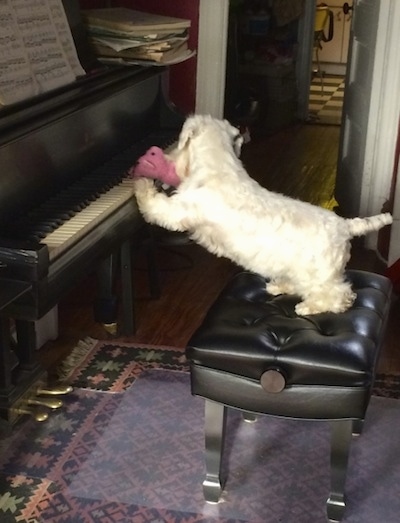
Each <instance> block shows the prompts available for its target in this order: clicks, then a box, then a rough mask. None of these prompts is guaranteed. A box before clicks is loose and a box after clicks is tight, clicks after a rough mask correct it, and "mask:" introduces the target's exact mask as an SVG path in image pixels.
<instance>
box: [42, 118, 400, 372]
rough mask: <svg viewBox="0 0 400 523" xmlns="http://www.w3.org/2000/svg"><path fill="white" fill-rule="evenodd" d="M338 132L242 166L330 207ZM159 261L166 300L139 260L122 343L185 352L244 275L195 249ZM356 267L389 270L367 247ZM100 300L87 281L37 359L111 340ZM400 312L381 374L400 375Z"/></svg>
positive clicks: (324, 131)
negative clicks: (96, 310) (130, 327)
mask: <svg viewBox="0 0 400 523" xmlns="http://www.w3.org/2000/svg"><path fill="white" fill-rule="evenodd" d="M339 132H340V129H339V127H335V126H321V125H305V126H304V125H294V126H292V127H290V128H288V129H286V130H283V131H281V132H279V133H276V134H274V135H273V136H270V137H268V138H263V139H258V140H257V141H254V142H252V143H250V144H248V145H246V146H245V147H244V150H243V155H242V160H243V162H244V164H245V166H246V167H247V168H248V171H249V173H250V174H251V176H253V177H254V178H255V179H256V180H257V181H259V183H261V184H262V185H263V186H265V187H267V188H268V189H270V190H273V191H277V192H281V193H284V194H287V195H289V196H292V197H296V198H300V199H303V200H306V201H310V202H312V203H314V204H316V205H323V204H324V203H326V202H328V201H330V200H331V198H332V196H333V191H334V183H335V172H336V161H337V151H338V140H339ZM157 258H158V266H159V271H160V278H161V287H162V293H161V297H160V298H159V299H152V298H151V297H150V292H149V287H148V282H147V270H146V261H145V257H144V255H143V252H138V253H137V254H136V255H135V269H134V282H135V287H136V299H135V307H136V312H135V317H136V321H137V332H136V334H135V335H134V336H131V337H129V338H120V339H122V340H124V341H133V342H137V343H143V344H155V345H169V346H174V347H182V349H183V348H184V347H185V345H186V342H187V340H188V339H189V337H190V336H191V334H192V333H193V331H194V330H195V329H196V327H197V326H198V325H199V324H200V322H201V320H202V318H203V316H204V315H205V313H206V311H207V310H208V308H209V307H210V305H211V304H212V302H213V301H214V299H215V297H216V296H217V294H218V293H219V292H220V290H221V289H222V288H223V286H224V285H225V283H226V282H227V281H228V279H229V278H230V277H231V276H232V275H233V274H234V273H235V272H236V271H237V270H238V268H237V267H236V266H235V265H233V264H232V263H231V262H229V261H228V260H226V259H221V258H216V257H215V256H213V255H211V254H209V253H208V252H206V251H205V250H204V249H202V248H201V247H199V246H197V245H194V244H189V245H185V246H180V247H173V248H166V247H159V249H158V255H157ZM349 265H350V266H351V267H353V268H360V269H365V270H371V271H375V272H382V271H383V270H384V268H385V267H384V265H383V264H382V263H381V262H380V261H379V260H378V259H377V257H376V256H375V254H374V253H373V252H371V251H366V250H365V249H363V247H362V243H361V242H359V243H355V244H354V247H353V255H352V259H351V261H350V264H349ZM94 293H95V285H94V280H93V277H92V275H88V278H87V279H86V280H85V281H83V282H80V283H79V284H78V285H77V286H76V288H75V289H74V290H73V291H72V292H71V293H70V294H69V296H68V297H67V298H66V299H65V300H63V301H62V302H61V303H60V304H59V337H58V339H57V340H55V341H50V342H47V343H46V344H45V345H44V347H43V348H41V349H40V350H39V351H38V357H39V358H40V360H41V361H42V362H43V363H44V365H45V366H46V367H47V368H49V369H52V368H53V367H54V365H55V364H57V362H58V361H59V360H60V359H62V358H64V357H65V356H66V355H67V354H68V352H69V351H70V350H71V349H72V348H73V347H75V346H76V344H77V342H78V341H79V340H80V339H82V338H85V337H86V336H91V337H94V338H97V339H107V338H109V335H108V334H107V333H106V332H105V330H104V329H103V327H102V326H101V325H98V324H95V323H94V322H93V320H92V316H91V313H92V311H91V304H92V299H93V297H94ZM399 307H400V306H399V303H398V300H397V299H396V300H394V302H393V311H392V317H391V320H390V324H389V329H388V335H387V340H386V343H385V347H384V351H383V354H382V356H381V360H380V367H379V371H380V372H386V373H391V372H400V358H399V357H398V355H397V350H396V349H397V339H399V334H400V325H399V322H398V321H397V318H398V317H400V316H399V312H400V311H399Z"/></svg>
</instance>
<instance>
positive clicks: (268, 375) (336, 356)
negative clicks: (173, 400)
mask: <svg viewBox="0 0 400 523" xmlns="http://www.w3.org/2000/svg"><path fill="white" fill-rule="evenodd" d="M347 277H348V279H349V280H350V281H351V283H352V287H353V289H354V291H355V292H356V294H357V298H356V300H355V303H354V305H353V306H352V307H351V308H350V309H349V310H348V311H346V312H344V313H341V314H334V313H323V314H316V315H310V316H305V317H302V316H297V314H296V313H295V311H294V307H295V305H296V303H298V301H299V299H298V298H297V297H295V296H288V295H280V296H272V295H269V294H268V293H267V292H266V289H265V279H264V278H262V277H261V276H258V275H255V274H252V273H249V272H241V273H239V274H237V275H236V276H235V277H234V278H233V279H232V281H231V282H230V283H229V284H228V285H227V287H226V288H225V289H224V290H223V291H222V293H221V294H220V296H219V297H218V298H217V300H216V301H215V303H214V304H213V305H212V307H211V308H210V310H209V311H208V313H207V315H206V317H205V319H204V321H203V322H202V324H201V325H200V327H199V328H198V329H197V331H196V332H195V333H194V335H193V336H192V338H191V339H190V341H189V343H188V345H187V348H186V356H187V359H188V361H189V362H190V366H191V387H192V393H193V394H195V395H198V396H201V397H203V398H205V399H206V404H205V412H206V417H205V438H206V444H205V445H206V469H207V470H206V478H205V480H204V483H203V490H204V495H205V499H206V500H207V501H209V502H217V501H218V500H219V498H220V495H221V492H222V489H223V478H221V470H220V469H221V454H222V448H223V442H224V431H225V420H226V408H227V407H234V408H237V409H241V410H242V411H244V417H245V418H247V419H248V420H250V419H253V418H255V415H256V414H269V415H274V416H283V417H287V418H293V419H309V420H327V421H329V422H331V427H332V447H331V463H332V471H331V492H330V495H329V498H328V501H327V512H328V517H329V519H330V520H331V521H340V519H341V518H342V516H343V512H344V508H345V500H344V486H345V478H346V470H347V461H348V454H349V447H350V442H351V437H352V434H354V433H360V431H361V428H362V423H363V420H364V417H365V413H366V410H367V407H368V404H369V399H370V396H371V390H372V385H373V381H374V375H375V370H376V365H377V361H378V356H379V352H380V348H381V345H382V341H383V337H384V334H385V326H386V321H387V317H388V313H389V308H390V296H391V283H390V281H389V280H388V279H387V278H386V277H384V276H381V275H378V274H373V273H369V272H364V271H356V270H349V271H348V272H347Z"/></svg>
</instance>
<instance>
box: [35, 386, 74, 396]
mask: <svg viewBox="0 0 400 523" xmlns="http://www.w3.org/2000/svg"><path fill="white" fill-rule="evenodd" d="M73 390H74V389H73V388H72V387H71V385H62V384H61V385H52V386H51V387H48V386H46V387H45V386H42V387H40V388H38V389H36V394H37V395H38V396H64V395H65V394H69V393H70V392H72V391H73Z"/></svg>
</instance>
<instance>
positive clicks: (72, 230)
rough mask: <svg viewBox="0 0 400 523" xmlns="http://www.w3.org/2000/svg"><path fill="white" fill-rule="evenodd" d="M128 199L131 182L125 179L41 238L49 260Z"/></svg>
mask: <svg viewBox="0 0 400 523" xmlns="http://www.w3.org/2000/svg"><path fill="white" fill-rule="evenodd" d="M130 198H134V192H133V180H132V179H128V178H127V179H124V180H122V182H121V183H120V184H118V185H116V186H114V187H112V188H111V189H110V190H109V191H107V192H106V193H105V194H103V195H102V196H100V197H99V198H97V199H96V200H95V201H94V202H92V203H91V204H90V205H88V206H87V207H85V208H84V209H82V210H81V211H80V212H78V213H77V214H76V215H75V216H72V217H71V218H70V219H69V220H68V221H66V222H65V223H64V224H62V225H60V226H59V227H58V228H57V229H55V230H54V231H53V232H51V233H49V234H48V235H47V236H45V237H44V238H42V239H41V241H40V243H44V244H45V245H47V247H48V249H49V258H50V260H52V259H54V258H56V257H57V256H58V255H60V254H61V252H63V251H64V250H65V249H68V248H69V247H70V246H71V245H73V244H74V243H75V242H76V241H78V240H79V239H80V238H82V237H83V236H84V235H85V234H87V232H88V231H90V230H91V229H92V228H93V227H95V226H96V225H97V224H99V223H100V222H102V221H103V220H105V219H106V218H107V217H108V216H110V214H112V213H113V212H114V211H115V210H116V209H118V208H119V207H120V206H121V205H123V204H124V203H125V202H126V201H128V200H129V199H130Z"/></svg>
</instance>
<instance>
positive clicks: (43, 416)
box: [12, 405, 49, 422]
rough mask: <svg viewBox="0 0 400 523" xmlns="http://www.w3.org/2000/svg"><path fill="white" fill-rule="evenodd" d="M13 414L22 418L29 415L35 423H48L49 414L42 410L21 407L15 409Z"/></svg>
mask: <svg viewBox="0 0 400 523" xmlns="http://www.w3.org/2000/svg"><path fill="white" fill-rule="evenodd" d="M12 411H13V413H14V414H16V415H17V416H20V415H22V414H28V416H31V417H32V418H33V419H34V420H35V421H40V422H41V421H46V420H47V418H48V417H49V415H48V413H47V412H46V411H44V410H42V409H31V408H29V407H25V406H22V405H21V406H19V407H16V408H14V409H12Z"/></svg>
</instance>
